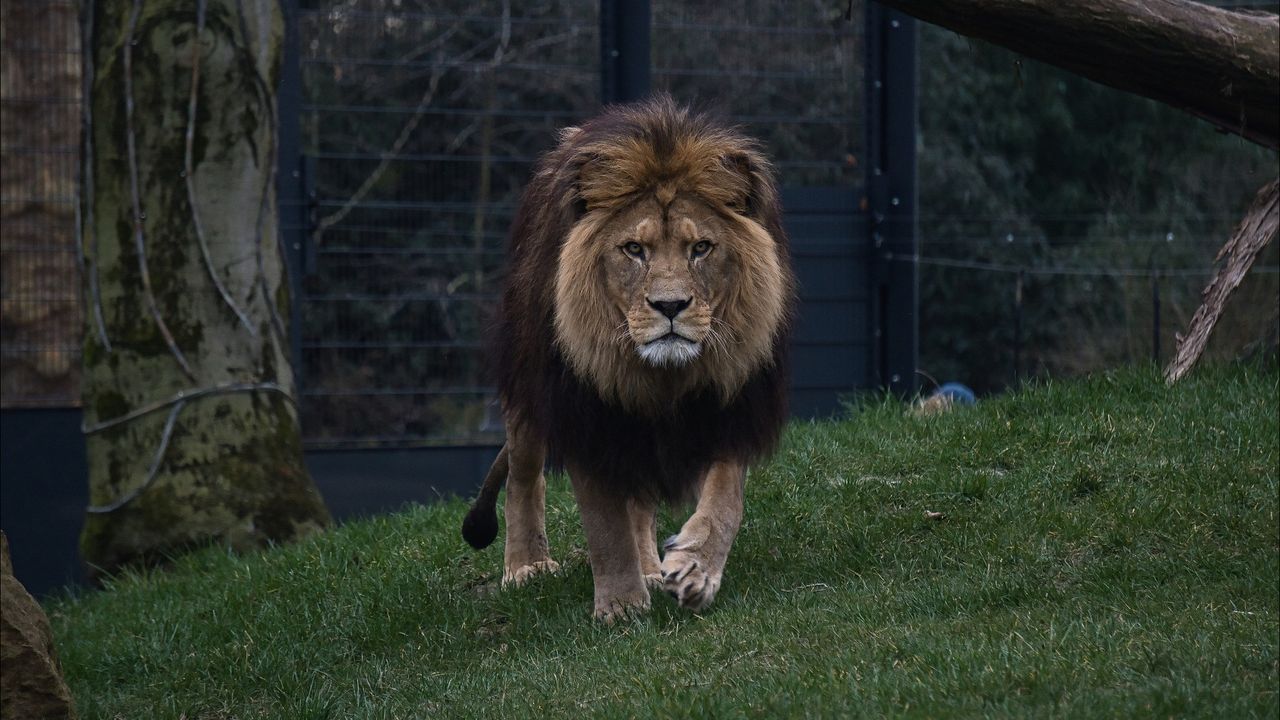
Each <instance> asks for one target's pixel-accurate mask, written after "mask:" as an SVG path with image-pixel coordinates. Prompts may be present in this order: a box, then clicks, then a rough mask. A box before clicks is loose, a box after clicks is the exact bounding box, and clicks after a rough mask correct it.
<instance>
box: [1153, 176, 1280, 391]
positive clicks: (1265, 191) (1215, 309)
mask: <svg viewBox="0 0 1280 720" xmlns="http://www.w3.org/2000/svg"><path fill="white" fill-rule="evenodd" d="M1278 226H1280V181H1277V180H1272V181H1271V182H1269V183H1267V184H1266V185H1264V186H1263V187H1262V189H1261V190H1259V191H1258V195H1257V197H1256V198H1254V201H1253V205H1252V206H1251V207H1250V208H1249V212H1248V213H1247V214H1246V215H1245V216H1244V219H1243V220H1241V221H1240V225H1239V226H1238V227H1236V231H1235V234H1234V235H1232V236H1231V240H1229V241H1228V242H1227V244H1226V245H1223V246H1222V249H1221V250H1219V251H1218V260H1224V262H1223V264H1222V266H1221V267H1220V268H1218V272H1217V274H1216V275H1214V277H1213V280H1211V281H1210V282H1209V286H1208V287H1206V288H1205V289H1204V293H1203V297H1204V302H1203V303H1202V304H1201V305H1200V308H1199V309H1197V310H1196V314H1195V315H1193V316H1192V317H1191V324H1190V326H1188V329H1187V334H1186V336H1185V337H1184V336H1183V335H1181V334H1179V335H1178V351H1177V353H1175V354H1174V357H1173V361H1172V362H1170V363H1169V366H1168V367H1166V368H1165V371H1164V378H1165V381H1166V382H1168V383H1169V384H1173V383H1175V382H1177V381H1178V380H1179V379H1180V378H1181V377H1182V376H1184V375H1186V374H1187V372H1188V371H1189V370H1191V368H1192V367H1193V366H1194V365H1195V364H1196V361H1197V360H1199V359H1200V355H1201V354H1202V353H1203V352H1204V348H1205V345H1206V344H1208V342H1209V334H1210V333H1212V332H1213V326H1214V325H1216V324H1217V322H1218V318H1219V317H1221V316H1222V310H1223V308H1224V307H1226V304H1227V299H1228V298H1230V297H1231V293H1232V292H1234V291H1235V289H1236V288H1237V287H1239V285H1240V282H1241V281H1242V280H1244V276H1245V274H1247V273H1248V272H1249V268H1250V267H1251V266H1252V265H1253V261H1254V260H1255V259H1256V258H1257V257H1258V255H1259V254H1260V253H1261V252H1262V249H1263V248H1265V247H1266V246H1267V243H1269V242H1271V240H1272V239H1273V238H1275V236H1276V230H1277V227H1278Z"/></svg>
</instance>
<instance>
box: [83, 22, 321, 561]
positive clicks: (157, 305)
mask: <svg viewBox="0 0 1280 720" xmlns="http://www.w3.org/2000/svg"><path fill="white" fill-rule="evenodd" d="M85 22H86V36H87V42H86V43H85V48H86V55H85V62H86V64H87V65H86V74H87V75H88V76H90V77H92V85H91V87H90V89H89V93H88V97H86V100H85V102H86V113H87V114H86V126H87V128H86V134H85V144H84V151H85V174H84V178H83V186H82V190H83V193H82V195H83V208H84V212H83V221H84V225H83V228H84V232H83V242H84V252H85V257H86V278H85V281H84V284H83V286H84V291H85V295H86V303H87V304H88V305H89V307H90V308H91V311H90V312H87V313H86V316H87V317H89V318H92V317H94V316H95V315H96V314H98V313H100V314H101V317H102V318H103V323H102V327H98V326H97V325H95V324H94V323H93V322H87V323H86V326H85V334H84V376H83V377H84V381H83V390H82V394H83V398H84V416H85V432H86V436H87V437H86V440H87V447H88V455H89V496H90V508H89V513H88V516H87V518H86V523H85V528H84V533H83V535H82V536H81V550H82V553H83V556H84V558H85V560H86V561H87V562H88V563H89V565H90V566H91V568H93V569H94V570H95V571H103V570H105V571H111V570H114V569H116V568H118V567H119V566H121V565H122V564H125V563H131V562H137V561H141V562H150V561H153V560H159V559H162V558H165V557H169V556H171V555H172V554H174V553H175V552H177V551H180V550H182V549H184V548H187V547H191V546H196V545H202V544H208V543H225V544H227V545H230V546H231V547H233V548H237V549H244V548H251V547H255V546H261V545H264V544H266V543H270V542H283V541H288V540H292V539H294V538H297V537H299V536H302V535H306V534H308V533H311V532H314V531H316V530H318V529H320V528H322V527H324V526H325V525H327V524H328V523H329V515H328V513H327V511H326V510H325V507H324V503H323V501H322V500H321V498H320V496H319V494H318V493H317V491H316V489H315V487H314V485H313V484H312V482H311V479H310V477H309V475H308V474H307V471H306V467H305V465H304V464H303V458H302V446H301V437H300V433H299V427H298V414H297V409H296V407H295V404H294V385H293V374H292V370H291V368H290V365H289V354H288V353H289V342H288V340H287V335H286V328H285V319H286V318H288V317H289V313H288V309H287V305H288V287H287V285H286V284H285V281H284V277H285V274H284V267H283V262H282V258H281V255H280V252H279V248H278V246H277V242H276V207H275V198H274V166H275V152H276V145H275V131H276V128H275V125H276V121H275V90H274V89H275V86H276V81H277V74H278V71H279V66H280V62H281V40H282V30H283V22H282V18H281V14H280V11H279V8H278V7H277V6H276V4H275V2H273V0H207V2H206V0H198V1H197V2H196V3H189V2H183V1H182V0H145V1H144V0H103V1H100V2H95V3H91V4H90V6H89V7H88V8H87V10H86V19H85Z"/></svg>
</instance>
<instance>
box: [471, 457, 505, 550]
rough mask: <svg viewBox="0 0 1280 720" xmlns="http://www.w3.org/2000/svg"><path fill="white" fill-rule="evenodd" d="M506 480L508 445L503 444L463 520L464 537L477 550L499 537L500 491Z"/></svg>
mask: <svg viewBox="0 0 1280 720" xmlns="http://www.w3.org/2000/svg"><path fill="white" fill-rule="evenodd" d="M506 482H507V446H506V445H503V446H502V450H500V451H498V457H497V459H495V460H494V461H493V465H492V466H490V467H489V474H488V475H485V478H484V484H483V485H481V486H480V492H479V494H477V495H476V500H475V502H474V503H472V504H471V510H470V512H468V513H467V517H466V518H465V519H463V521H462V538H463V539H464V540H466V541H467V544H469V545H470V546H471V547H473V548H475V549H477V550H481V549H483V548H487V547H489V545H490V544H492V543H493V540H494V538H496V537H498V510H497V507H498V492H499V491H501V490H502V486H503V484H505V483H506Z"/></svg>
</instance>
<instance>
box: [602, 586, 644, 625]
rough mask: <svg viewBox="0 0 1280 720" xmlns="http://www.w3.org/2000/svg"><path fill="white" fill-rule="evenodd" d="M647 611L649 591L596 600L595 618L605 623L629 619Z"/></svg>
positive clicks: (610, 623) (609, 623)
mask: <svg viewBox="0 0 1280 720" xmlns="http://www.w3.org/2000/svg"><path fill="white" fill-rule="evenodd" d="M647 612H649V592H648V591H647V590H646V591H644V592H643V593H636V594H628V595H619V596H615V597H611V598H607V599H597V600H596V610H595V618H596V620H599V621H600V622H602V623H604V624H605V625H612V624H614V623H615V622H617V621H619V620H630V619H633V618H636V617H639V616H640V615H643V614H644V613H647Z"/></svg>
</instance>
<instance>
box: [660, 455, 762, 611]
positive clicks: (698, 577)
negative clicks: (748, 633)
mask: <svg viewBox="0 0 1280 720" xmlns="http://www.w3.org/2000/svg"><path fill="white" fill-rule="evenodd" d="M745 481H746V468H744V467H742V466H741V465H738V464H736V463H725V462H719V463H716V464H715V465H712V466H711V470H710V471H709V472H708V473H707V476H706V478H705V479H704V480H703V482H702V487H701V490H700V492H699V493H698V507H697V509H696V510H694V513H693V516H692V517H690V518H689V519H688V520H687V521H686V522H685V524H684V527H682V528H680V533H679V534H678V535H675V536H674V537H672V538H670V539H668V540H667V541H666V542H665V543H663V549H664V550H665V551H666V557H664V558H663V559H662V584H663V588H664V589H665V590H666V591H667V594H668V595H670V596H671V597H673V598H675V599H676V602H678V603H680V606H681V607H683V608H687V609H689V610H701V609H703V608H705V607H707V606H708V605H710V604H711V601H712V600H714V599H715V597H716V593H717V592H718V591H719V590H720V581H721V578H722V577H723V576H724V565H725V562H726V561H728V559H729V550H730V549H731V548H732V547H733V541H734V538H736V537H737V535H738V528H739V526H741V524H742V492H743V485H744V483H745Z"/></svg>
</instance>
